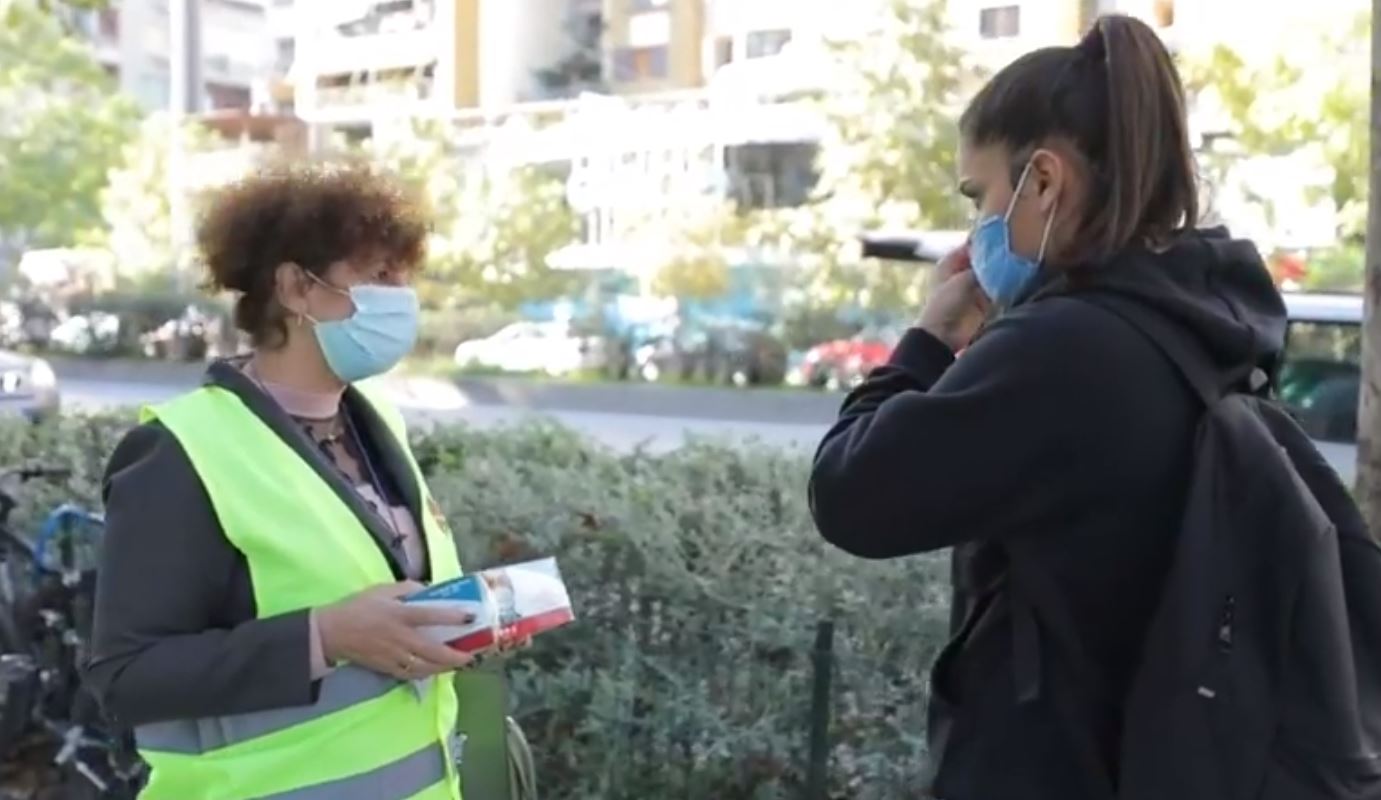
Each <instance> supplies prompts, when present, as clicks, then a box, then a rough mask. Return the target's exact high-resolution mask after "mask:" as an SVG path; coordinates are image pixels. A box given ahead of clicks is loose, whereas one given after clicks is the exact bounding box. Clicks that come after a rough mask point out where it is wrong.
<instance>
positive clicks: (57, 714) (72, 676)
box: [0, 466, 144, 800]
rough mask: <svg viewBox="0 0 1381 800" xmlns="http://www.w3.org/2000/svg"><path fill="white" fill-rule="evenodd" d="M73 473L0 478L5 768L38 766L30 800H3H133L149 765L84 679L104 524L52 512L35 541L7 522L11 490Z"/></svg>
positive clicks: (0, 797) (40, 469) (79, 511)
mask: <svg viewBox="0 0 1381 800" xmlns="http://www.w3.org/2000/svg"><path fill="white" fill-rule="evenodd" d="M70 474H71V470H68V469H65V468H55V467H45V466H28V467H20V468H16V469H10V470H5V471H0V764H3V765H6V766H18V765H20V764H25V765H28V766H30V767H32V771H35V772H37V773H38V774H37V775H33V776H31V780H30V782H31V783H36V784H37V785H33V786H31V787H29V788H28V789H27V791H28V792H29V793H28V794H27V795H15V794H13V793H12V792H11V793H10V794H9V795H6V794H5V790H4V789H3V788H0V800H5V799H7V798H16V800H18V798H20V797H23V798H25V800H47V798H52V800H58V799H59V798H60V799H61V800H133V798H134V797H135V796H136V794H137V792H138V788H139V786H140V784H141V783H142V780H143V773H144V767H143V765H142V764H141V763H140V762H139V760H138V758H137V757H136V756H135V754H134V750H133V747H132V746H131V743H130V741H129V737H128V736H127V735H124V734H122V733H120V732H119V731H116V730H114V729H113V728H112V727H111V726H109V725H108V724H107V723H106V721H105V719H104V717H103V716H102V714H101V711H100V708H99V706H98V705H97V703H96V701H95V698H94V697H92V696H91V694H90V693H89V692H87V691H86V690H85V689H84V688H83V686H82V682H81V665H82V664H83V663H84V661H85V660H86V657H87V647H88V642H89V641H90V635H91V620H92V609H93V606H94V603H95V585H96V557H95V549H96V548H95V545H97V544H98V543H99V540H100V534H101V532H102V531H103V530H104V519H103V518H102V517H101V516H100V515H98V514H95V513H92V512H90V511H87V510H86V509H83V508H81V507H80V506H76V505H72V504H64V505H61V506H59V507H57V508H55V509H53V510H52V511H51V512H50V513H49V514H48V515H47V517H46V518H45V519H44V521H43V524H42V525H41V526H40V528H39V530H38V532H37V533H36V535H35V536H34V537H33V538H32V539H30V538H27V537H25V536H24V535H22V534H20V533H19V532H17V531H16V530H15V529H14V528H13V527H12V526H11V525H10V515H11V514H12V513H13V512H14V510H15V508H16V507H17V506H18V504H19V503H18V500H17V498H16V496H15V494H14V493H13V490H12V487H13V486H14V485H15V484H19V485H23V484H25V483H28V482H30V481H34V480H62V479H65V478H67V477H69V476H70Z"/></svg>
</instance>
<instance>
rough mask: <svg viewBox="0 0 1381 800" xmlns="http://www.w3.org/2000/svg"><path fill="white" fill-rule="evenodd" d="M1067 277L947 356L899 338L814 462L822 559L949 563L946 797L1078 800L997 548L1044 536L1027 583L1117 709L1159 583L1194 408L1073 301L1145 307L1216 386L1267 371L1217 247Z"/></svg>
mask: <svg viewBox="0 0 1381 800" xmlns="http://www.w3.org/2000/svg"><path fill="white" fill-rule="evenodd" d="M1078 274H1079V276H1080V279H1079V283H1078V286H1077V287H1076V286H1074V285H1071V283H1070V282H1069V281H1068V280H1066V279H1064V278H1059V277H1043V278H1042V280H1041V282H1040V284H1039V285H1038V286H1036V287H1033V289H1032V290H1031V292H1030V293H1029V294H1028V296H1027V297H1026V298H1025V299H1024V300H1023V301H1021V302H1020V303H1018V304H1017V305H1016V306H1015V307H1013V308H1012V309H1011V310H1009V311H1008V312H1006V313H1005V314H1003V315H1002V316H1000V317H999V318H997V319H996V320H994V321H993V322H992V323H990V324H989V325H988V326H987V328H986V329H985V330H984V331H983V333H982V334H981V335H980V336H979V337H978V339H977V340H976V341H975V342H974V343H973V344H972V345H971V346H970V347H969V348H968V349H967V350H965V351H964V353H963V354H962V355H961V356H960V357H959V358H957V359H956V358H955V356H954V354H953V353H951V352H950V350H949V348H947V347H946V346H945V345H944V344H942V343H941V342H940V341H939V340H937V339H936V338H934V337H933V336H931V335H930V334H928V333H926V332H925V331H922V330H912V331H910V332H908V333H907V334H906V336H905V337H903V339H902V341H901V343H900V344H899V345H898V346H897V349H896V351H895V352H894V353H893V355H892V358H891V360H890V361H889V363H888V364H887V365H886V366H883V367H881V368H879V369H878V370H876V371H875V372H874V373H873V374H872V375H871V376H870V377H869V378H868V380H867V381H865V382H864V384H863V385H862V386H860V387H859V388H858V389H857V390H856V391H854V392H853V393H852V394H851V395H850V396H849V397H848V399H847V400H846V401H845V403H844V407H843V410H842V411H841V413H840V417H839V421H838V422H837V423H836V424H835V426H834V427H833V428H832V429H831V430H830V432H829V433H828V434H827V435H826V437H825V440H824V442H823V443H822V444H821V446H820V450H819V452H818V453H817V455H816V459H815V465H814V470H813V472H812V475H811V483H810V502H811V510H812V513H813V515H814V517H815V521H816V525H817V526H818V528H819V530H820V532H821V534H822V535H823V536H824V537H825V538H826V539H828V540H829V541H830V542H832V543H834V544H835V545H837V546H839V547H841V548H843V549H845V550H847V551H849V552H852V553H855V554H857V555H860V556H863V557H866V558H895V557H899V556H906V555H911V554H915V553H923V552H927V551H932V550H939V549H941V548H946V547H953V548H954V550H953V555H952V562H953V584H954V585H953V630H952V635H953V638H952V641H951V642H950V644H949V646H947V647H946V648H945V650H944V651H943V652H942V653H941V655H940V657H939V659H938V660H937V662H936V664H935V666H934V669H933V672H932V686H933V690H934V691H933V699H932V703H931V710H930V717H931V726H930V727H931V730H930V739H931V750H932V756H933V757H934V758H935V762H936V763H935V765H934V767H935V773H936V774H935V776H934V787H933V791H934V793H935V796H937V797H940V798H944V800H994V799H995V798H1022V800H1045V799H1046V798H1049V800H1056V799H1057V798H1058V800H1079V799H1080V798H1083V797H1085V796H1086V790H1085V786H1086V784H1085V782H1084V781H1083V780H1082V779H1081V777H1080V775H1079V768H1078V767H1077V765H1076V760H1075V758H1074V756H1073V751H1072V749H1071V747H1070V744H1069V737H1068V734H1067V733H1066V732H1065V730H1064V729H1063V727H1062V724H1061V722H1060V717H1059V715H1058V714H1057V713H1056V711H1055V709H1053V708H1052V707H1051V706H1050V705H1049V702H1048V700H1046V699H1045V697H1044V696H1040V697H1036V698H1035V699H1034V700H1028V701H1025V702H1023V701H1022V700H1021V699H1020V698H1019V692H1018V691H1017V688H1016V684H1015V681H1014V679H1013V667H1012V652H1013V648H1012V626H1011V617H1010V609H1009V602H1008V596H1007V585H1006V581H1007V573H1008V566H1007V560H1008V555H1007V553H1008V551H1007V548H1006V547H1004V546H1003V543H1004V542H1008V541H1012V540H1015V539H1017V538H1018V537H1039V538H1040V539H1041V540H1042V541H1041V542H1040V544H1041V545H1042V546H1041V547H1040V548H1039V552H1041V553H1044V554H1047V555H1048V557H1047V558H1046V563H1044V564H1042V565H1041V568H1042V569H1044V570H1045V571H1046V574H1049V575H1051V576H1052V579H1053V580H1054V581H1055V583H1056V584H1057V585H1058V586H1059V587H1060V589H1061V590H1062V591H1063V592H1065V594H1066V600H1067V603H1066V607H1067V608H1069V609H1070V610H1071V612H1072V615H1073V616H1074V618H1075V619H1074V623H1075V625H1076V626H1077V627H1078V628H1079V632H1080V633H1081V634H1082V638H1083V641H1084V645H1085V649H1086V650H1087V651H1088V655H1089V657H1090V658H1091V659H1093V660H1094V661H1095V662H1096V663H1097V665H1098V666H1099V667H1100V668H1101V669H1102V671H1103V673H1104V676H1105V678H1106V680H1107V682H1108V683H1107V685H1108V686H1109V687H1111V688H1112V689H1113V690H1114V693H1117V691H1118V690H1120V689H1123V688H1124V687H1126V686H1127V685H1128V683H1129V682H1130V680H1131V678H1132V674H1133V671H1134V669H1135V667H1136V664H1137V662H1138V659H1139V648H1140V644H1141V640H1142V637H1143V635H1144V634H1145V631H1146V627H1147V625H1148V622H1149V618H1150V615H1151V613H1152V612H1153V610H1154V607H1155V604H1156V602H1157V599H1158V596H1159V589H1160V586H1161V584H1162V582H1163V580H1164V578H1165V574H1166V572H1167V570H1168V567H1169V562H1170V555H1171V547H1172V544H1173V542H1174V539H1175V535H1176V533H1177V530H1176V527H1177V523H1178V520H1179V518H1180V514H1181V512H1182V510H1183V504H1184V499H1185V494H1186V489H1187V488H1188V487H1187V480H1188V475H1189V469H1190V458H1191V453H1192V442H1193V435H1194V429H1195V426H1196V423H1197V419H1198V413H1199V407H1198V406H1197V405H1196V402H1197V401H1196V400H1195V398H1194V396H1193V395H1192V394H1191V393H1190V391H1189V389H1188V388H1187V387H1186V386H1185V385H1184V384H1183V383H1182V382H1181V380H1180V378H1179V377H1178V376H1177V374H1176V373H1175V372H1174V371H1173V369H1172V368H1171V366H1170V365H1169V363H1168V362H1167V361H1166V360H1165V359H1164V357H1163V356H1162V355H1161V354H1160V353H1158V352H1157V351H1156V350H1155V349H1154V347H1153V346H1152V345H1151V344H1150V343H1149V342H1148V341H1146V340H1145V339H1144V338H1143V337H1142V335H1141V334H1140V333H1138V332H1137V331H1135V330H1133V329H1132V328H1131V327H1130V326H1129V325H1128V324H1127V323H1126V322H1125V321H1123V320H1121V319H1120V318H1118V317H1117V316H1115V315H1113V314H1112V313H1111V312H1109V311H1107V310H1105V309H1103V308H1101V307H1099V306H1096V305H1094V304H1093V303H1090V302H1088V301H1086V300H1082V299H1080V298H1079V296H1078V295H1079V294H1080V293H1081V292H1111V293H1115V294H1118V295H1122V296H1124V297H1128V298H1132V299H1135V300H1137V301H1139V302H1142V303H1145V304H1148V305H1150V306H1152V307H1154V308H1155V309H1157V310H1159V311H1161V312H1162V313H1164V314H1166V315H1168V316H1169V317H1170V318H1171V319H1173V320H1175V321H1176V322H1178V323H1179V324H1182V325H1183V326H1185V327H1186V328H1187V329H1188V330H1190V331H1191V332H1193V334H1194V335H1195V337H1196V338H1197V340H1198V341H1199V342H1200V343H1201V344H1202V346H1203V347H1204V348H1206V351H1207V352H1209V353H1211V354H1212V355H1213V357H1214V358H1215V360H1216V362H1217V363H1219V364H1221V365H1222V366H1223V369H1224V371H1225V372H1226V371H1228V370H1235V369H1236V368H1238V367H1240V366H1241V365H1243V364H1244V363H1246V362H1253V363H1255V364H1256V365H1258V366H1262V367H1265V368H1266V369H1267V371H1268V372H1269V373H1271V374H1274V369H1275V366H1276V363H1277V361H1278V359H1279V355H1280V351H1281V349H1282V346H1283V341H1284V334H1285V308H1284V304H1283V302H1282V300H1281V298H1280V295H1279V294H1278V292H1277V291H1276V289H1275V288H1274V286H1273V285H1272V283H1271V280H1270V276H1269V274H1268V273H1267V271H1266V269H1265V267H1264V265H1263V264H1262V262H1261V258H1260V256H1259V255H1258V253H1257V251H1256V249H1255V248H1254V247H1253V246H1252V245H1251V244H1250V243H1249V242H1245V241H1234V240H1232V239H1230V238H1228V235H1227V233H1226V231H1223V230H1221V229H1218V230H1206V231H1196V232H1192V233H1186V234H1184V235H1182V236H1181V237H1180V238H1179V239H1178V240H1177V241H1176V242H1175V243H1174V244H1173V245H1172V246H1171V247H1170V248H1169V249H1167V250H1163V251H1158V252H1150V251H1147V250H1145V249H1142V248H1130V249H1129V250H1128V251H1126V252H1125V253H1123V254H1122V255H1121V256H1119V257H1117V258H1116V259H1113V260H1112V261H1111V262H1109V263H1107V264H1104V265H1102V266H1099V267H1097V268H1091V269H1086V270H1081V271H1080V272H1079V273H1078ZM1050 661H1051V662H1052V663H1050V664H1047V665H1046V669H1047V671H1049V670H1055V671H1058V669H1059V666H1058V664H1059V661H1060V659H1059V658H1058V655H1056V656H1054V657H1051V658H1050ZM1099 720H1100V725H1099V727H1100V730H1098V731H1095V732H1094V734H1095V738H1096V740H1097V741H1099V742H1100V743H1101V744H1103V745H1104V747H1106V748H1108V750H1109V752H1116V739H1117V730H1118V722H1119V713H1118V709H1116V708H1113V709H1104V710H1102V712H1101V713H1100V715H1099Z"/></svg>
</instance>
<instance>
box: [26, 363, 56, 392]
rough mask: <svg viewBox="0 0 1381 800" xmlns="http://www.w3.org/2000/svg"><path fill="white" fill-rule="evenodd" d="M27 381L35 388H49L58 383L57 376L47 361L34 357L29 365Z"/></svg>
mask: <svg viewBox="0 0 1381 800" xmlns="http://www.w3.org/2000/svg"><path fill="white" fill-rule="evenodd" d="M29 382H30V383H32V384H33V385H34V387H35V388H37V389H51V388H53V387H54V386H57V385H58V376H57V373H55V372H53V368H52V367H51V366H49V364H48V362H47V361H44V360H43V359H41V358H35V359H34V363H33V364H31V365H30V366H29Z"/></svg>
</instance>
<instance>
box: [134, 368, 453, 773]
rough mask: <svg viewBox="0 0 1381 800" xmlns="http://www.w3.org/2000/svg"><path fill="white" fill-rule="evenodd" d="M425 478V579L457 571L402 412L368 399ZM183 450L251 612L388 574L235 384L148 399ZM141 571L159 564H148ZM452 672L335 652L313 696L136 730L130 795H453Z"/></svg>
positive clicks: (362, 534) (304, 602) (298, 605)
mask: <svg viewBox="0 0 1381 800" xmlns="http://www.w3.org/2000/svg"><path fill="white" fill-rule="evenodd" d="M370 401H371V403H372V405H373V406H374V408H375V410H376V411H377V412H378V413H379V415H380V417H381V418H382V419H383V420H384V421H385V423H386V424H387V425H388V427H389V428H390V430H392V432H393V433H394V435H395V436H397V438H398V441H399V442H400V443H401V444H402V446H403V450H404V452H405V453H407V458H408V461H409V463H410V464H411V465H412V471H413V474H414V477H415V478H416V480H417V482H418V485H419V487H420V489H421V491H422V500H423V509H424V510H423V513H422V520H421V523H422V527H423V533H424V534H425V538H426V544H427V552H428V554H429V556H430V561H431V573H432V579H433V580H435V581H444V580H449V579H451V578H455V577H459V576H460V574H461V569H460V562H459V558H458V556H457V554H456V549H455V544H454V542H453V541H452V540H451V537H450V536H449V535H448V534H447V532H446V531H445V530H444V527H443V525H442V524H441V522H440V521H438V520H436V519H433V516H434V515H433V514H432V513H429V512H428V509H429V508H431V507H432V504H431V497H430V495H429V494H428V493H427V488H426V482H425V481H423V479H422V474H421V470H420V469H418V466H417V462H416V460H415V459H414V458H413V456H412V453H411V450H410V449H409V448H408V445H407V435H406V429H405V427H404V423H403V419H402V415H401V414H399V413H398V412H397V410H396V409H394V408H392V407H391V406H389V405H388V404H386V403H383V402H380V401H379V400H378V399H376V398H372V397H371V398H370ZM143 417H144V419H145V420H146V421H147V420H151V419H157V420H158V421H159V422H161V423H162V424H163V425H164V426H165V427H166V428H167V429H168V430H169V431H171V432H172V434H173V435H174V436H176V437H177V440H178V442H179V443H180V444H181V445H182V448H183V449H184V450H185V451H186V453H187V455H188V457H189V458H190V459H191V462H192V465H193V466H194V467H195V468H196V471H197V475H198V477H199V478H200V479H201V482H202V484H203V485H204V486H205V487H206V491H207V493H208V494H209V495H210V497H211V504H212V506H213V507H214V508H215V512H216V517H217V519H218V520H219V521H220V524H221V528H222V529H223V530H224V532H225V536H226V538H227V539H229V540H230V542H231V544H233V545H234V546H235V548H236V549H237V550H239V551H240V552H241V553H243V554H244V556H245V560H246V562H247V563H248V566H249V574H250V579H251V582H252V583H253V587H254V600H255V604H256V607H257V614H258V616H259V618H261V619H262V618H266V617H273V616H276V615H279V614H284V613H287V612H291V611H298V610H301V609H304V608H314V607H317V606H322V605H326V604H330V603H334V602H336V601H338V600H341V599H342V598H345V597H349V596H350V595H352V594H355V593H357V592H359V591H361V590H363V589H366V588H368V587H370V586H375V585H377V584H381V583H390V582H392V581H394V580H395V578H394V576H393V573H392V572H391V570H390V569H389V565H388V561H387V560H386V559H385V557H384V555H383V553H382V552H380V550H379V546H378V544H377V543H376V542H375V541H374V539H373V537H372V536H371V534H370V533H369V531H368V530H367V529H366V528H365V527H364V525H363V524H362V523H361V522H360V520H359V519H358V518H357V517H356V516H355V514H354V513H353V512H352V511H351V510H350V508H349V507H348V506H347V505H346V504H345V503H344V502H342V501H341V499H340V497H339V496H337V495H336V493H335V492H334V491H333V490H332V489H331V487H330V486H329V485H328V484H327V483H326V482H325V481H324V480H322V478H321V476H320V475H318V474H317V473H316V471H315V470H313V469H312V467H311V466H310V465H309V464H308V463H307V462H306V461H304V460H303V459H302V458H301V457H300V456H299V455H298V454H297V453H296V452H295V451H293V449H292V448H291V447H290V446H289V445H288V444H287V443H286V442H284V441H283V440H282V439H281V438H279V436H278V435H277V434H276V433H274V432H273V430H272V429H270V428H269V427H268V426H267V425H265V424H264V422H263V421H262V420H260V419H259V418H258V417H257V416H255V414H254V412H252V411H250V410H249V409H248V408H247V407H246V406H245V405H244V403H243V402H241V400H240V399H239V398H238V397H236V396H235V395H234V394H233V393H232V392H229V391H227V390H225V389H221V388H217V387H213V386H208V387H204V388H201V389H198V390H196V391H194V392H191V393H190V394H187V395H184V396H182V397H179V398H177V399H175V400H173V401H171V402H169V403H167V404H164V405H160V406H156V407H154V408H151V409H147V410H145V412H144V415H143ZM149 579H150V580H158V576H156V575H150V576H149ZM456 708H457V701H456V693H455V688H454V686H453V684H452V681H451V679H450V678H449V677H444V678H442V679H431V680H428V681H425V682H416V683H407V682H401V681H398V680H395V679H393V678H390V677H388V676H385V675H381V674H379V673H376V672H372V671H370V670H367V669H364V668H362V667H356V666H351V665H348V664H347V665H343V666H341V667H339V668H337V669H336V670H334V671H333V672H332V673H331V674H330V675H329V676H327V677H326V678H325V679H323V680H322V682H321V687H320V693H319V695H318V697H317V700H316V702H315V703H314V704H312V705H308V706H301V707H297V708H283V709H275V710H272V711H263V712H257V713H249V714H236V715H231V716H225V717H217V718H211V719H189V720H176V721H172V722H161V723H155V724H150V725H144V726H140V727H138V728H137V729H136V730H135V738H136V741H137V743H138V747H139V753H140V755H141V756H142V757H143V758H144V760H145V761H146V762H148V764H149V766H150V767H151V770H152V775H151V778H150V780H149V784H148V787H147V788H146V789H145V790H144V792H143V793H142V794H141V795H140V798H141V800H202V799H204V800H251V799H253V800H460V789H459V779H458V777H457V770H456V765H455V758H454V756H455V755H456V753H454V752H453V748H454V744H453V736H454V731H455V727H456Z"/></svg>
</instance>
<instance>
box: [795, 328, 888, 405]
mask: <svg viewBox="0 0 1381 800" xmlns="http://www.w3.org/2000/svg"><path fill="white" fill-rule="evenodd" d="M901 334H902V329H901V328H897V327H892V326H877V327H872V328H865V329H864V330H863V331H861V332H859V333H858V335H856V336H852V337H850V338H848V339H836V340H834V341H831V342H821V343H820V344H817V345H815V346H814V347H812V348H810V349H809V350H807V351H806V352H805V356H804V357H803V358H802V360H801V364H800V367H799V369H800V374H799V376H797V377H796V379H795V382H796V383H799V384H800V385H802V386H809V387H812V388H816V389H829V390H831V391H837V390H839V389H848V388H852V387H854V386H857V385H858V384H859V383H860V382H861V381H862V380H863V379H864V378H865V377H867V376H868V373H869V372H871V371H872V370H873V368H874V367H877V366H879V365H881V364H884V363H886V362H887V359H888V358H889V357H890V356H891V355H892V349H893V348H894V347H896V346H897V341H898V340H899V339H901Z"/></svg>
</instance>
